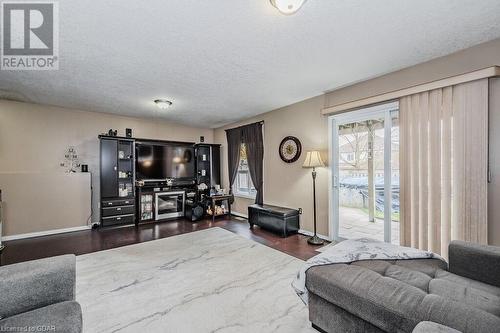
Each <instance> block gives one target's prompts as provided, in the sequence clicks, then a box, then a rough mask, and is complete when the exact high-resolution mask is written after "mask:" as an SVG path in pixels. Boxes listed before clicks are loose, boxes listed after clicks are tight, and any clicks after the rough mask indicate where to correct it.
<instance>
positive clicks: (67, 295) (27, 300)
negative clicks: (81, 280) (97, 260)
mask: <svg viewBox="0 0 500 333" xmlns="http://www.w3.org/2000/svg"><path fill="white" fill-rule="evenodd" d="M75 264H76V259H75V256H74V255H64V256H58V257H52V258H47V259H41V260H34V261H28V262H23V263H19V264H14V265H8V266H3V267H0V298H1V299H0V331H1V332H65V333H80V332H82V312H81V308H80V305H79V304H78V303H77V302H76V301H75V279H76V271H75V266H76V265H75Z"/></svg>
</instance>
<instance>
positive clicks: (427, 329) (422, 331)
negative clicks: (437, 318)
mask: <svg viewBox="0 0 500 333" xmlns="http://www.w3.org/2000/svg"><path fill="white" fill-rule="evenodd" d="M412 333H460V331H457V330H456V329H453V328H451V327H448V326H444V325H441V324H438V323H434V322H432V321H421V322H420V323H418V325H417V326H415V328H414V329H413V331H412Z"/></svg>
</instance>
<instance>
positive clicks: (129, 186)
mask: <svg viewBox="0 0 500 333" xmlns="http://www.w3.org/2000/svg"><path fill="white" fill-rule="evenodd" d="M99 141H100V180H101V181H100V184H101V201H100V202H101V225H102V226H109V225H119V224H131V223H134V222H135V144H134V140H133V139H130V138H124V137H113V136H103V135H101V136H99Z"/></svg>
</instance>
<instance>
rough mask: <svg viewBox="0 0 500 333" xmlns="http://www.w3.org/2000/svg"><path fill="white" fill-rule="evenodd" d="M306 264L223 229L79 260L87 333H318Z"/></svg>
mask: <svg viewBox="0 0 500 333" xmlns="http://www.w3.org/2000/svg"><path fill="white" fill-rule="evenodd" d="M303 264H304V262H303V261H301V260H299V259H296V258H294V257H291V256H289V255H287V254H285V253H282V252H279V251H277V250H274V249H272V248H269V247H267V246H264V245H262V244H259V243H256V242H254V241H251V240H248V239H245V238H243V237H241V236H239V235H236V234H234V233H232V232H230V231H227V230H224V229H221V228H211V229H207V230H202V231H197V232H192V233H188V234H184V235H179V236H175V237H170V238H164V239H160V240H155V241H150V242H145V243H140V244H135V245H130V246H125V247H121V248H117V249H112V250H107V251H101V252H96V253H91V254H86V255H82V256H78V257H77V291H76V295H77V297H76V298H77V301H79V302H80V304H81V306H82V310H83V325H84V332H87V333H90V332H91V333H98V332H141V333H144V332H183V333H189V332H196V333H198V332H219V333H224V332H252V333H253V332H287V333H288V332H316V331H315V330H313V329H312V328H311V326H310V323H309V321H308V312H307V308H306V307H305V305H304V304H303V303H302V302H301V301H300V299H299V298H298V297H297V295H296V294H295V293H294V291H293V289H292V287H291V286H290V283H291V281H292V280H293V277H294V276H295V274H296V273H297V271H298V270H299V269H300V267H301V266H302V265H303Z"/></svg>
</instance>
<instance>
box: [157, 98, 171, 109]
mask: <svg viewBox="0 0 500 333" xmlns="http://www.w3.org/2000/svg"><path fill="white" fill-rule="evenodd" d="M154 102H155V104H156V106H158V107H159V108H160V109H162V110H165V109H168V108H169V107H170V106H171V105H172V102H171V101H169V100H166V99H155V101H154Z"/></svg>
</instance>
